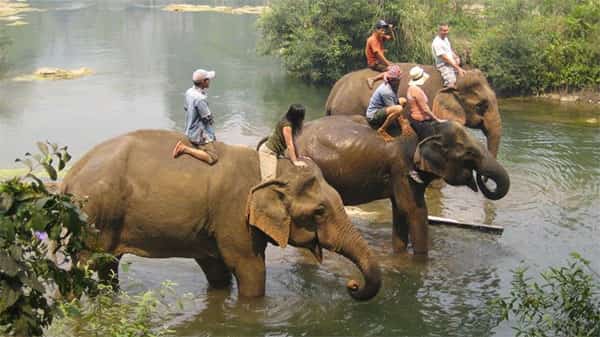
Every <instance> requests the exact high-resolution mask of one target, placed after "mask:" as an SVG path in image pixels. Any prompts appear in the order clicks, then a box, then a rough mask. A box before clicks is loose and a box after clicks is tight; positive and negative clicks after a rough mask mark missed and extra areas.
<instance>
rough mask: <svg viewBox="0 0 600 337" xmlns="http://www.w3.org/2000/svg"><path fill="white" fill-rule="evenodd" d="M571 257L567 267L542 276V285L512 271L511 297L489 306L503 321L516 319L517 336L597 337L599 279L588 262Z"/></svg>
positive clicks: (599, 325) (599, 332)
mask: <svg viewBox="0 0 600 337" xmlns="http://www.w3.org/2000/svg"><path fill="white" fill-rule="evenodd" d="M571 256H572V261H570V263H569V265H568V266H566V267H554V268H550V269H549V270H548V271H546V272H544V273H542V274H541V277H542V280H543V283H541V284H539V283H537V282H533V281H532V280H531V279H530V278H527V277H526V276H525V272H526V269H524V268H519V269H517V270H515V271H514V275H513V276H514V277H513V281H512V290H511V292H510V295H509V296H508V297H502V298H498V299H496V300H495V301H494V302H493V303H492V304H493V308H495V309H496V310H497V311H498V312H499V313H500V316H501V319H502V320H508V319H509V318H510V316H513V317H514V319H516V324H517V325H516V326H514V327H513V328H514V329H515V331H516V335H517V336H540V337H542V336H570V337H584V336H585V337H588V336H589V337H591V336H600V299H599V297H598V295H599V293H598V291H599V290H600V288H599V286H598V280H597V279H594V276H593V275H592V274H591V273H590V272H589V271H590V269H589V267H588V265H589V262H588V261H586V260H584V259H583V258H581V257H580V256H579V255H578V254H575V253H573V254H571ZM586 270H587V271H586ZM597 276H598V275H597V274H596V277H597Z"/></svg>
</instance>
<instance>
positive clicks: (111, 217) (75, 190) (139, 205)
mask: <svg viewBox="0 0 600 337" xmlns="http://www.w3.org/2000/svg"><path fill="white" fill-rule="evenodd" d="M180 138H181V135H179V134H178V133H175V132H170V131H159V130H142V131H136V132H132V133H129V134H125V135H123V136H120V137H116V138H113V139H111V140H108V141H106V142H104V143H102V144H100V145H98V146H96V147H95V148H93V149H92V150H91V151H90V152H88V153H87V154H86V155H85V156H83V158H82V159H80V160H79V161H78V162H77V163H76V164H75V165H74V166H73V168H71V170H70V171H69V173H68V174H67V176H66V177H65V179H64V180H63V182H62V184H61V191H62V193H71V194H74V195H76V196H79V197H82V198H83V197H85V198H87V200H88V202H87V203H86V204H85V211H86V212H87V214H88V215H89V218H90V221H92V222H93V223H95V224H96V227H97V228H98V229H99V230H100V232H99V234H98V237H97V241H96V243H97V246H98V248H100V249H103V250H104V251H106V252H108V253H112V254H113V255H115V256H116V257H117V258H120V257H121V256H122V255H123V254H126V253H130V254H135V255H138V256H142V257H156V258H167V257H186V258H194V259H196V261H197V262H198V264H199V265H200V267H201V268H202V270H203V271H204V273H205V274H206V278H207V280H208V283H209V285H210V286H211V287H214V288H223V287H227V286H229V285H230V282H231V275H232V274H233V275H234V276H235V278H236V280H237V288H238V291H239V294H240V295H241V296H245V297H255V296H263V295H264V293H265V278H266V273H265V249H266V246H267V243H269V242H270V243H272V244H275V245H278V246H280V247H282V248H284V247H286V245H287V244H288V243H289V244H291V245H293V246H296V247H302V248H306V249H309V250H310V251H312V252H313V254H314V255H315V257H316V258H317V259H318V260H319V261H321V259H322V251H321V248H325V249H329V250H331V251H333V252H336V253H339V254H341V255H343V256H345V257H347V258H348V259H350V260H351V261H352V262H354V263H355V264H356V265H357V266H358V268H359V269H360V270H361V271H362V274H363V276H364V283H362V284H361V285H359V284H358V283H357V282H356V281H353V280H352V281H350V282H349V283H348V289H349V292H350V295H351V296H352V297H353V298H355V299H357V300H368V299H370V298H372V297H373V296H375V295H376V294H377V292H378V290H379V288H380V286H381V273H380V270H379V266H378V264H377V261H376V260H375V259H374V257H373V254H372V253H371V251H370V249H369V247H368V245H367V243H366V241H365V240H364V239H363V238H362V236H361V235H360V233H359V231H358V230H357V229H356V228H355V227H354V226H353V225H352V224H351V223H350V221H349V219H348V216H347V214H346V213H345V212H344V207H343V204H342V200H341V198H340V195H339V194H338V193H337V192H336V191H335V190H334V189H333V188H332V187H331V186H330V185H329V184H327V182H326V181H325V180H324V179H323V176H322V174H321V172H320V170H319V168H318V167H317V166H316V165H315V164H314V163H309V164H308V167H296V166H294V165H293V164H292V163H290V161H289V160H287V159H280V160H279V161H278V165H277V170H278V175H277V179H272V180H269V181H266V182H263V183H261V177H260V172H259V163H258V154H257V152H256V151H254V150H252V149H250V148H246V147H240V146H230V145H225V144H223V143H220V142H215V147H216V149H217V151H218V152H219V161H218V162H216V163H215V164H214V165H212V166H209V165H206V164H204V163H203V162H201V161H199V160H196V159H194V158H192V157H189V156H185V157H181V158H179V159H176V160H175V159H171V156H170V151H171V146H172V145H171V144H174V143H175V142H176V141H177V140H179V139H180ZM183 142H184V143H189V141H187V140H184V141H183ZM186 145H189V144H186ZM118 263H119V262H118V260H117V261H115V262H113V263H110V264H108V265H106V266H104V267H103V268H101V270H100V274H101V275H100V276H101V277H102V278H107V276H108V275H110V272H111V271H112V272H115V273H116V272H117V271H118Z"/></svg>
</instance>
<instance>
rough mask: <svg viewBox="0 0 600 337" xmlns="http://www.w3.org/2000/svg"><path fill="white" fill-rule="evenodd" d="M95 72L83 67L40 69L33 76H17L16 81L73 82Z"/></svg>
mask: <svg viewBox="0 0 600 337" xmlns="http://www.w3.org/2000/svg"><path fill="white" fill-rule="evenodd" d="M93 73H94V72H93V71H92V69H90V68H86V67H81V68H79V69H73V70H68V69H60V68H39V69H38V70H36V71H35V72H34V73H33V74H29V75H23V76H17V77H15V78H13V80H14V81H43V80H72V79H75V78H79V77H83V76H88V75H91V74H93Z"/></svg>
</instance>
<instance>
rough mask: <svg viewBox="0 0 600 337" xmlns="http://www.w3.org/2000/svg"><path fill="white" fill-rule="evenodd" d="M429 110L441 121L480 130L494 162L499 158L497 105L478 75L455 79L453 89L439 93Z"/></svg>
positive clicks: (468, 74)
mask: <svg viewBox="0 0 600 337" xmlns="http://www.w3.org/2000/svg"><path fill="white" fill-rule="evenodd" d="M432 110H433V112H434V113H435V114H436V116H438V117H440V118H442V119H448V120H455V121H458V122H460V123H462V124H463V125H466V126H468V127H470V128H478V129H481V130H482V131H483V133H484V134H485V135H486V137H487V147H488V150H489V151H490V152H491V153H492V155H493V156H494V158H495V157H496V156H497V155H498V148H499V146H500V137H501V135H502V122H501V120H500V112H499V110H498V101H497V99H496V94H495V93H494V91H493V90H492V88H491V87H490V85H489V83H488V81H487V80H486V78H485V76H483V74H482V73H481V71H479V70H469V71H467V72H466V73H465V75H464V76H459V77H458V78H457V82H456V88H446V89H442V90H440V91H439V92H438V93H437V94H436V96H435V98H434V100H433V104H432Z"/></svg>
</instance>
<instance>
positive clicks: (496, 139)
mask: <svg viewBox="0 0 600 337" xmlns="http://www.w3.org/2000/svg"><path fill="white" fill-rule="evenodd" d="M415 65H416V64H414V63H399V66H400V68H401V69H402V71H403V73H404V75H403V76H402V79H401V82H400V87H399V88H398V96H404V97H405V96H406V90H407V88H408V80H409V78H408V77H409V76H408V72H409V70H410V68H412V67H413V66H415ZM421 67H423V69H424V70H425V71H426V72H427V73H429V74H430V76H431V77H430V78H429V80H427V82H425V84H424V85H423V86H422V88H423V90H424V91H425V93H426V94H427V97H429V106H430V108H431V109H432V111H433V112H434V113H435V114H436V115H437V116H438V117H440V118H441V119H448V120H455V121H457V122H459V123H461V124H463V125H466V126H467V127H469V128H475V129H480V130H481V131H482V132H483V133H484V134H485V135H486V137H487V147H488V150H489V151H490V152H491V153H492V154H493V155H494V157H496V156H497V155H498V148H499V146H500V137H501V136H502V121H501V119H500V112H499V110H498V101H497V99H496V94H495V93H494V90H492V88H491V87H490V85H489V83H488V81H487V79H486V78H485V76H484V75H483V74H482V73H481V72H480V71H479V70H468V71H467V72H466V74H465V75H464V76H459V77H458V80H457V82H456V90H454V89H443V90H441V89H442V79H441V76H440V73H439V72H438V71H437V70H436V69H435V67H433V66H426V65H422V66H421ZM375 74H376V72H375V71H373V70H371V69H362V70H357V71H354V72H351V73H348V74H346V75H344V76H343V77H342V78H340V79H339V80H338V81H337V82H336V83H335V84H334V86H333V88H332V89H331V92H330V93H329V97H328V98H327V102H326V104H325V109H326V112H327V115H364V114H365V111H366V110H367V106H368V104H369V100H370V98H371V94H372V93H373V90H374V89H369V87H368V85H367V78H369V77H372V76H373V75H375ZM378 85H379V83H376V84H375V86H374V87H375V88H376V87H377V86H378Z"/></svg>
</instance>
